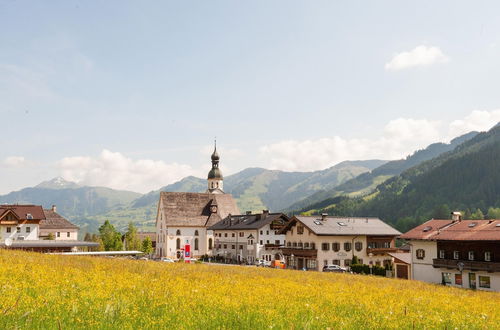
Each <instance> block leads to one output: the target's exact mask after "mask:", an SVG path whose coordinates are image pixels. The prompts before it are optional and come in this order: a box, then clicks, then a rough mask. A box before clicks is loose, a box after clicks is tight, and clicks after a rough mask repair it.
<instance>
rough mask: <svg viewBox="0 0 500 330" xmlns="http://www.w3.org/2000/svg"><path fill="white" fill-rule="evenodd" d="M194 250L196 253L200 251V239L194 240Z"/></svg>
mask: <svg viewBox="0 0 500 330" xmlns="http://www.w3.org/2000/svg"><path fill="white" fill-rule="evenodd" d="M194 249H195V250H196V251H198V250H199V248H198V239H197V238H195V239H194Z"/></svg>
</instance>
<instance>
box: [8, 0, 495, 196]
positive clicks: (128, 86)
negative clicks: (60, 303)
mask: <svg viewBox="0 0 500 330" xmlns="http://www.w3.org/2000/svg"><path fill="white" fill-rule="evenodd" d="M499 11H500V3H498V2H496V1H481V2H470V1H439V2H435V1H418V2H401V1H350V2H340V1H251V2H249V1H231V2H230V1H147V2H142V1H124V0H121V1H91V0H86V1H71V0H64V1H18V0H16V1H14V0H0V118H1V119H2V121H1V122H2V135H1V138H0V141H1V148H0V193H7V192H9V191H12V190H18V189H21V188H24V187H27V186H34V185H36V184H38V183H40V182H41V181H44V180H49V179H51V178H53V177H56V176H62V177H64V178H65V179H67V180H70V181H75V182H79V183H81V184H88V185H99V186H107V187H111V188H115V189H125V190H132V191H137V192H143V193H144V192H148V191H151V190H154V189H158V188H160V187H162V186H165V185H166V184H169V183H173V182H175V181H177V180H179V179H181V178H183V177H185V176H188V175H196V176H199V177H205V176H206V174H207V173H208V170H209V169H210V158H209V156H210V153H211V152H212V150H213V140H214V138H215V137H217V145H218V151H219V154H220V156H221V164H220V166H221V169H222V171H223V173H224V174H225V175H229V174H232V173H236V172H238V171H240V170H242V169H244V168H248V167H264V168H269V169H280V170H286V171H314V170H320V169H324V168H327V167H330V166H333V165H335V164H337V163H339V162H341V161H344V160H358V159H387V160H389V159H399V158H402V157H405V156H407V155H408V154H411V153H412V152H414V151H415V150H417V149H421V148H424V147H426V146H427V145H428V144H430V143H434V142H438V141H442V142H447V141H449V140H450V139H452V138H454V137H456V136H459V135H461V134H464V133H466V132H468V131H471V130H480V131H484V130H488V129H489V128H491V127H492V126H494V125H495V124H496V123H497V122H499V121H500V93H498V86H500V33H499V32H500V20H499V19H498V12H499Z"/></svg>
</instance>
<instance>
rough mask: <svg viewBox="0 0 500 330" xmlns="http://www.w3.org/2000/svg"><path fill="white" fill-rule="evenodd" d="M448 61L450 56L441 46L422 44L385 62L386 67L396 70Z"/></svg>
mask: <svg viewBox="0 0 500 330" xmlns="http://www.w3.org/2000/svg"><path fill="white" fill-rule="evenodd" d="M448 61H449V58H448V56H446V55H444V54H443V52H442V51H441V49H439V47H434V46H425V45H420V46H417V47H415V48H414V49H413V50H411V51H407V52H401V53H398V54H396V55H394V57H393V58H392V59H391V60H390V61H389V62H388V63H386V64H385V69H386V70H390V71H396V70H403V69H408V68H412V67H418V66H429V65H432V64H436V63H446V62H448Z"/></svg>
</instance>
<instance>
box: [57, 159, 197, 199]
mask: <svg viewBox="0 0 500 330" xmlns="http://www.w3.org/2000/svg"><path fill="white" fill-rule="evenodd" d="M58 166H59V168H60V170H61V175H62V177H64V178H65V179H66V180H69V181H75V182H78V183H80V184H84V185H91V186H105V187H110V188H114V189H125V190H132V191H138V192H148V191H151V190H154V189H158V188H160V187H162V186H164V185H167V184H170V183H173V182H175V181H177V180H180V179H182V178H184V177H186V176H189V175H196V174H198V173H197V172H196V171H195V170H193V169H192V168H191V167H190V166H188V165H182V164H177V163H172V164H167V163H165V162H163V161H155V160H150V159H139V160H133V159H131V158H127V157H125V156H124V155H122V154H121V153H119V152H111V151H109V150H103V151H102V152H101V154H100V155H99V156H98V157H95V158H93V157H87V156H76V157H66V158H63V159H62V160H61V161H59V162H58Z"/></svg>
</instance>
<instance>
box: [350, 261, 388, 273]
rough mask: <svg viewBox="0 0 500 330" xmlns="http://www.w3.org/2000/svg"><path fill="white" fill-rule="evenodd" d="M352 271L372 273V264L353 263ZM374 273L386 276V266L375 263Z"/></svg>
mask: <svg viewBox="0 0 500 330" xmlns="http://www.w3.org/2000/svg"><path fill="white" fill-rule="evenodd" d="M351 271H352V272H353V273H356V274H370V266H368V265H361V264H355V265H351ZM372 273H373V275H379V276H385V268H384V267H381V266H377V265H373V268H372Z"/></svg>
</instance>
